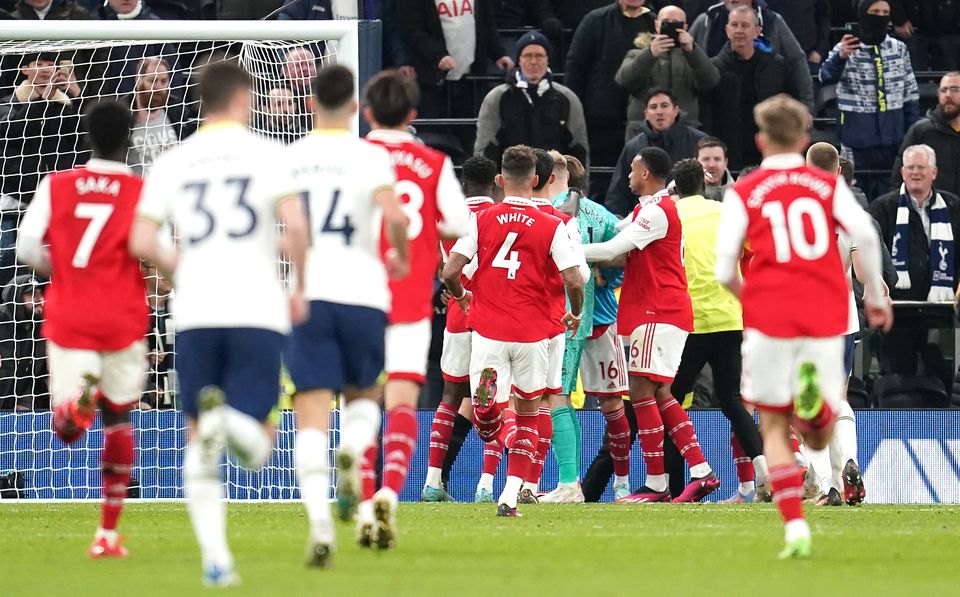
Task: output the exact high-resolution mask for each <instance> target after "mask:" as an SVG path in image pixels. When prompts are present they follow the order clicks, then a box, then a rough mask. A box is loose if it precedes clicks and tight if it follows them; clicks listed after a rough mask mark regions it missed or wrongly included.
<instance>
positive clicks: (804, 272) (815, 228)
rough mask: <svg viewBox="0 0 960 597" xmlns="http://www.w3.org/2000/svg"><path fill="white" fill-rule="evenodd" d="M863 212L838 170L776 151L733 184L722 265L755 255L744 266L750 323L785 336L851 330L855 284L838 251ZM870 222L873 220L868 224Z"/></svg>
mask: <svg viewBox="0 0 960 597" xmlns="http://www.w3.org/2000/svg"><path fill="white" fill-rule="evenodd" d="M854 211H856V212H859V213H860V215H862V212H863V210H862V209H861V208H860V207H859V205H857V203H856V200H855V199H854V198H853V195H852V194H851V193H850V190H849V189H848V188H847V185H846V183H845V182H844V181H843V180H840V179H838V178H837V177H836V175H833V174H829V173H827V172H824V171H822V170H819V169H817V168H812V167H809V166H807V165H806V164H805V162H804V159H803V156H801V155H799V154H797V155H776V156H771V157H768V158H766V159H764V160H763V163H762V164H761V166H760V168H759V169H757V170H756V171H755V172H752V173H750V175H748V176H747V177H746V178H744V179H743V180H740V181H738V182H737V183H736V184H735V185H733V187H731V188H730V189H729V190H728V191H727V193H726V195H725V197H724V200H723V213H722V220H721V226H720V229H719V231H718V238H717V257H718V270H719V269H720V267H722V266H721V263H720V261H723V263H730V262H731V260H732V259H733V260H735V259H738V258H739V256H740V253H741V251H742V249H743V245H744V242H746V243H747V245H748V246H749V247H750V251H751V253H752V255H753V258H752V260H751V262H750V265H749V267H748V268H746V271H745V272H744V286H743V293H742V297H741V302H742V303H743V325H744V327H745V328H752V329H755V330H758V331H760V332H762V333H763V334H765V335H767V336H773V337H778V338H803V337H813V338H822V337H829V336H839V335H841V334H843V333H844V332H845V331H846V329H847V326H848V323H849V313H848V301H849V296H848V295H849V292H850V290H849V286H848V285H847V278H846V275H845V272H844V267H843V264H842V261H841V259H840V251H839V250H838V249H837V242H836V239H837V232H838V231H839V230H842V229H843V226H844V223H847V224H850V223H854V222H857V223H858V225H859V222H860V220H859V219H858V218H857V214H856V213H853V214H852V215H851V212H854ZM868 225H869V224H868Z"/></svg>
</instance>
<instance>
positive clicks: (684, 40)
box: [677, 29, 693, 52]
mask: <svg viewBox="0 0 960 597" xmlns="http://www.w3.org/2000/svg"><path fill="white" fill-rule="evenodd" d="M677 37H678V38H680V47H681V48H683V51H684V52H692V51H693V36H692V35H690V33H688V32H687V30H686V29H681V30H679V31H677Z"/></svg>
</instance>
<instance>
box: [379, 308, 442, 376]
mask: <svg viewBox="0 0 960 597" xmlns="http://www.w3.org/2000/svg"><path fill="white" fill-rule="evenodd" d="M432 336H433V330H432V329H431V325H430V320H429V319H421V320H420V321H416V322H414V323H393V324H390V325H388V326H387V330H386V333H385V335H384V345H385V349H386V352H385V354H384V369H385V370H386V372H387V379H388V380H390V379H406V380H409V381H415V382H417V383H420V384H422V383H423V382H424V381H426V379H427V359H429V358H430V340H431V339H432Z"/></svg>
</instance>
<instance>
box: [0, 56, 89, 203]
mask: <svg viewBox="0 0 960 597" xmlns="http://www.w3.org/2000/svg"><path fill="white" fill-rule="evenodd" d="M58 58H59V56H58V55H57V54H56V53H54V52H40V53H35V54H27V55H24V56H23V59H22V62H21V65H20V73H21V75H22V76H23V77H24V80H23V82H21V83H20V84H19V85H17V87H16V88H15V89H14V90H13V93H12V94H10V95H8V96H6V97H4V98H0V149H2V151H0V156H2V157H3V160H2V162H3V163H2V172H3V176H2V177H0V179H2V183H3V188H2V189H0V192H3V193H6V194H8V195H10V196H11V197H13V198H14V199H16V200H18V201H23V202H29V201H30V199H31V198H32V196H33V191H34V189H36V188H37V184H38V183H39V182H40V177H41V176H43V175H44V174H46V173H48V172H53V171H55V170H66V169H69V168H72V167H74V166H75V165H77V164H80V163H84V162H85V161H86V158H87V157H88V156H87V155H86V152H84V151H82V150H81V144H80V135H79V130H80V112H81V103H82V100H83V98H82V97H81V94H80V86H79V85H78V84H77V80H76V78H75V77H74V74H73V69H72V68H69V67H68V66H67V65H63V66H58V65H57V60H58Z"/></svg>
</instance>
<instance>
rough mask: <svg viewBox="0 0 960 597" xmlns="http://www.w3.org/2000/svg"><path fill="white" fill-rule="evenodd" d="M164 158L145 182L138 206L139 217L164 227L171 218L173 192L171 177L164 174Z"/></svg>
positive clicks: (154, 166) (155, 165) (154, 167)
mask: <svg viewBox="0 0 960 597" xmlns="http://www.w3.org/2000/svg"><path fill="white" fill-rule="evenodd" d="M163 170H164V168H163V158H162V157H161V158H160V160H159V161H158V162H157V163H156V164H154V165H153V169H152V170H151V172H150V175H149V176H147V179H146V180H145V181H144V182H143V189H142V190H141V191H140V203H138V204H137V216H138V217H141V218H144V219H146V220H150V221H152V222H153V223H155V224H156V225H157V226H163V225H164V224H165V223H166V222H167V220H168V219H169V218H170V216H171V214H170V211H169V210H170V205H171V203H170V202H171V200H172V199H173V195H174V193H173V190H172V189H171V185H170V177H169V176H167V175H165V173H164V172H163Z"/></svg>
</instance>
